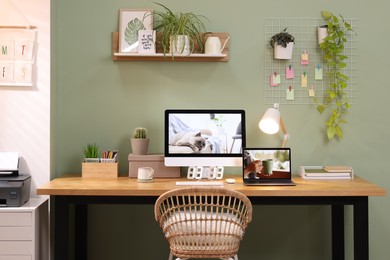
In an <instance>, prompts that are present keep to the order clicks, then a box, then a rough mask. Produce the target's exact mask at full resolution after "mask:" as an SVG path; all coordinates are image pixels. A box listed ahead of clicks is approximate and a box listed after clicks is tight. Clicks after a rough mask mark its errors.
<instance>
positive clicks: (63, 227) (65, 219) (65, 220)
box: [54, 196, 69, 260]
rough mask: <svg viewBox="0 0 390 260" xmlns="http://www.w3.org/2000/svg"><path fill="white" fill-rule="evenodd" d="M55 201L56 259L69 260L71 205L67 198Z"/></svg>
mask: <svg viewBox="0 0 390 260" xmlns="http://www.w3.org/2000/svg"><path fill="white" fill-rule="evenodd" d="M54 201H55V202H54V214H55V220H54V259H55V260H69V250H68V249H69V242H68V241H69V203H68V200H67V197H66V196H55V198H54Z"/></svg>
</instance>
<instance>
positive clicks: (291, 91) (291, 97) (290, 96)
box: [286, 86, 294, 100]
mask: <svg viewBox="0 0 390 260" xmlns="http://www.w3.org/2000/svg"><path fill="white" fill-rule="evenodd" d="M286 99H287V100H294V89H293V88H292V87H291V86H290V87H289V88H288V89H286Z"/></svg>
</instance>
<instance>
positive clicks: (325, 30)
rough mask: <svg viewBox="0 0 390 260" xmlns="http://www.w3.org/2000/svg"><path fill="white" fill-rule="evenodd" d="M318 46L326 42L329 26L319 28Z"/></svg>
mask: <svg viewBox="0 0 390 260" xmlns="http://www.w3.org/2000/svg"><path fill="white" fill-rule="evenodd" d="M317 36H318V44H321V43H323V42H324V39H325V38H326V37H327V36H328V26H327V25H322V26H318V27H317Z"/></svg>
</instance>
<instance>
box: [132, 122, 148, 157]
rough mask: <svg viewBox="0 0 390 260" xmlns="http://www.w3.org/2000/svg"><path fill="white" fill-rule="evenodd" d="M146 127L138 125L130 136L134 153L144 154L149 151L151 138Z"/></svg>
mask: <svg viewBox="0 0 390 260" xmlns="http://www.w3.org/2000/svg"><path fill="white" fill-rule="evenodd" d="M146 132H147V131H146V128H144V127H137V128H135V129H134V131H133V134H132V137H131V138H130V143H131V148H132V151H133V154H139V155H144V154H146V153H147V151H148V147H149V139H148V138H147V134H146Z"/></svg>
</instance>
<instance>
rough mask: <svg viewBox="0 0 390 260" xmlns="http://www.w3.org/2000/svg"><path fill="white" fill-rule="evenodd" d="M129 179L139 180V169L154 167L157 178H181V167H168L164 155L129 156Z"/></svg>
mask: <svg viewBox="0 0 390 260" xmlns="http://www.w3.org/2000/svg"><path fill="white" fill-rule="evenodd" d="M128 159H129V178H137V175H138V168H139V167H152V168H153V170H154V177H155V178H179V177H180V167H166V166H165V165H164V155H163V154H147V155H135V154H129V157H128Z"/></svg>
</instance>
